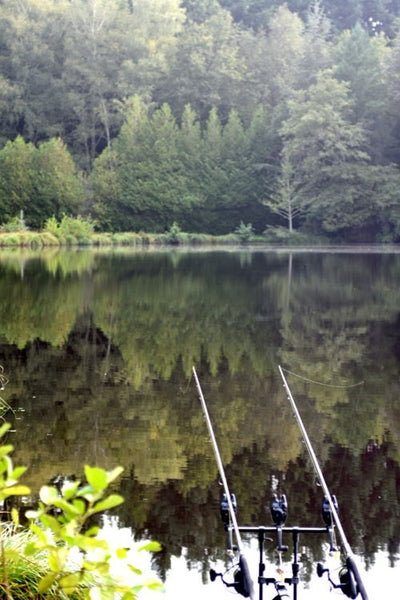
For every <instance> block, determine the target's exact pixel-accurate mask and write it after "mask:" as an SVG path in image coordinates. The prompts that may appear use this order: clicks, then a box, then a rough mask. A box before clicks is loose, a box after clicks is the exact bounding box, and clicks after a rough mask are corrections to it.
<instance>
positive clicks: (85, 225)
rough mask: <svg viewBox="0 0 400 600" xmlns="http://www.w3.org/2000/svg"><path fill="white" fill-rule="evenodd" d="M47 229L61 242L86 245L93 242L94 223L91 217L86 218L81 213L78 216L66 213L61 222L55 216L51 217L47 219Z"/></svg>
mask: <svg viewBox="0 0 400 600" xmlns="http://www.w3.org/2000/svg"><path fill="white" fill-rule="evenodd" d="M45 231H46V232H48V233H51V234H53V235H55V236H56V237H57V238H58V239H59V240H60V242H61V243H66V244H69V245H72V244H76V243H79V244H83V245H84V244H88V243H89V244H90V243H91V238H92V235H93V233H94V223H93V221H92V220H91V219H84V218H83V217H81V216H80V215H78V216H77V217H70V216H68V215H64V216H63V218H62V219H61V222H60V223H58V221H57V219H56V218H55V217H50V219H48V220H47V221H46V225H45Z"/></svg>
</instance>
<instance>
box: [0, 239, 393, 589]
mask: <svg viewBox="0 0 400 600" xmlns="http://www.w3.org/2000/svg"><path fill="white" fill-rule="evenodd" d="M0 286H1V298H0V336H1V337H0V342H1V345H0V353H1V354H0V364H1V365H2V366H3V368H4V373H5V375H6V377H7V378H8V380H9V382H8V384H7V386H6V388H5V390H4V391H3V392H2V397H3V399H4V400H5V401H6V402H7V403H8V404H9V405H10V406H11V407H12V410H13V412H8V413H7V415H6V418H7V419H8V420H10V421H12V423H13V432H12V433H10V434H9V437H10V439H11V441H12V443H13V444H14V445H15V452H14V460H15V462H16V463H17V464H25V465H27V466H28V467H29V470H28V473H27V475H26V476H24V482H26V483H27V484H28V485H30V486H31V488H32V491H33V492H34V493H36V492H37V491H38V489H39V488H40V486H41V485H43V484H45V483H47V482H49V481H50V480H52V479H53V478H54V477H70V476H80V475H81V473H82V467H83V465H84V464H85V463H88V464H91V465H95V464H96V465H99V466H102V467H106V468H111V467H114V466H116V465H122V466H123V467H124V469H125V470H124V474H123V476H122V478H121V479H120V481H119V492H120V493H121V494H122V495H123V496H124V497H125V499H126V501H125V504H124V505H123V507H122V509H120V510H119V512H118V514H116V513H114V516H113V517H112V518H110V519H109V520H108V521H107V526H108V527H111V530H112V531H113V535H117V530H121V532H122V533H123V534H124V535H126V534H128V535H131V534H132V535H134V537H135V539H147V538H152V539H157V540H159V541H160V542H161V543H162V544H163V548H164V550H163V551H162V552H161V553H160V554H158V555H156V556H155V558H154V560H153V564H152V568H153V569H154V570H155V571H156V572H157V573H158V575H159V576H160V577H161V578H162V579H163V580H165V582H166V596H164V597H165V598H167V599H168V600H172V598H174V599H175V598H176V597H179V596H182V595H183V593H184V594H185V595H186V594H187V593H189V594H190V595H191V596H193V597H196V598H202V597H204V596H205V594H207V597H208V598H209V599H211V598H226V597H229V596H228V594H229V591H227V590H225V589H224V588H222V585H221V583H220V582H219V581H217V582H215V583H214V584H209V582H208V570H209V568H210V567H214V566H217V567H221V568H222V567H223V566H224V564H225V563H226V551H225V549H226V540H225V533H224V530H223V526H222V524H221V522H220V518H219V498H220V493H221V486H220V485H219V481H218V474H217V468H216V465H215V460H214V456H213V452H212V448H211V446H210V442H209V437H208V432H207V429H206V424H205V421H204V418H203V414H202V411H201V406H200V402H199V399H198V394H197V391H196V388H195V385H194V382H193V379H192V377H191V369H192V366H193V365H195V366H196V368H197V372H198V374H199V377H200V380H201V383H202V386H203V391H204V394H205V397H206V399H207V402H208V405H209V411H210V414H211V417H212V420H213V423H214V427H215V431H216V436H217V439H218V443H219V447H220V451H221V454H222V458H223V461H224V463H225V465H226V471H227V477H228V481H229V484H230V487H231V490H232V491H234V492H235V494H236V497H237V501H238V519H239V522H240V524H243V525H250V524H251V525H271V517H270V514H269V505H270V499H271V495H272V493H273V492H274V491H277V492H278V493H279V494H280V493H285V494H286V496H287V499H288V504H289V516H288V520H287V525H300V526H306V525H317V526H322V519H321V502H322V493H321V489H320V488H319V487H318V486H317V484H316V479H315V476H314V474H313V470H312V467H311V465H310V463H309V460H308V458H307V455H306V452H305V449H304V446H303V444H302V441H301V438H300V434H299V429H298V426H297V425H296V422H295V421H294V419H293V417H292V413H291V410H290V407H289V405H288V401H287V398H286V395H285V393H284V390H283V387H282V383H281V380H280V377H279V373H278V365H279V364H281V365H282V366H283V367H284V368H285V369H287V371H288V372H287V377H288V381H289V384H290V386H291V389H292V392H293V395H294V397H295V399H296V401H297V403H298V406H299V410H300V412H301V413H302V415H303V419H304V421H305V424H306V427H307V428H308V433H309V436H310V438H311V440H312V442H313V444H314V447H315V450H316V452H317V455H318V457H319V459H320V462H321V466H322V468H323V471H324V473H325V476H326V479H327V481H328V484H329V486H330V487H331V491H332V493H335V494H336V496H337V498H338V501H339V509H340V514H341V517H342V520H343V525H344V529H345V531H346V533H347V536H348V538H349V541H350V543H351V545H352V547H353V549H354V551H355V552H356V553H357V554H358V555H359V556H360V557H361V562H362V564H363V565H364V566H365V568H366V570H367V579H368V581H369V583H370V585H371V589H372V590H376V594H378V593H379V590H381V587H382V586H384V587H385V589H386V590H387V589H390V586H391V583H390V582H393V589H395V586H397V585H398V584H397V576H398V568H397V567H398V562H397V560H398V556H399V544H400V518H399V516H400V515H399V513H400V508H399V506H400V505H399V497H400V469H399V459H400V403H399V394H400V384H399V370H400V254H398V253H396V252H395V251H390V249H389V250H387V251H385V252H382V251H380V250H379V249H377V250H373V251H369V252H367V251H354V250H353V251H346V250H345V249H344V250H342V251H340V252H333V251H330V252H322V251H320V252H318V251H313V252H305V251H304V252H302V251H296V252H293V253H289V252H287V251H284V250H282V251H279V252H278V251H261V250H256V251H251V250H242V251H226V250H220V251H190V252H188V251H181V250H171V251H144V252H133V251H111V250H107V251H99V252H96V251H75V252H74V251H69V252H68V251H64V252H59V251H49V252H47V251H46V252H42V253H27V252H20V251H15V252H2V253H1V254H0ZM289 541H290V539H288V540H287V542H289ZM246 544H247V545H248V547H249V552H250V555H251V557H252V559H253V558H254V563H255V564H254V569H255V571H257V560H258V556H257V552H256V550H257V543H256V540H254V539H250V538H249V539H247V538H246ZM275 546H276V543H275V541H274V542H272V543H269V544H267V549H266V561H267V563H268V565H267V570H268V573H269V575H268V576H271V575H273V574H274V573H275V570H276V565H277V557H276V553H275V551H274V548H275ZM328 554H329V553H328V548H327V539H326V536H324V535H322V536H318V535H314V536H304V537H302V538H301V559H302V563H301V571H300V573H301V579H302V584H301V588H304V591H301V590H300V591H299V598H303V597H304V598H312V599H314V598H321V599H322V598H324V597H328V595H329V584H328V583H327V581H326V580H325V579H323V580H316V577H315V563H316V562H317V561H318V560H324V559H327V560H328V561H329V560H331V559H330V558H329V556H328ZM284 560H285V570H287V576H290V574H291V571H290V561H291V552H290V551H289V552H288V553H287V555H285V556H284ZM336 566H337V565H336V564H335V567H336ZM332 577H333V578H334V579H337V572H332ZM395 577H396V579H395ZM269 587H271V586H269ZM336 593H338V594H339V595H340V597H343V596H342V594H341V593H340V592H336ZM153 595H154V594H153ZM153 595H152V596H153ZM274 595H275V594H274V593H273V590H272V589H271V590H269V589H266V590H265V598H269V597H271V598H272V597H273V596H274ZM370 596H373V594H372V592H370Z"/></svg>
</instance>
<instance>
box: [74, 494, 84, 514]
mask: <svg viewBox="0 0 400 600" xmlns="http://www.w3.org/2000/svg"><path fill="white" fill-rule="evenodd" d="M72 504H73V505H74V506H75V508H76V510H77V511H78V512H79V514H80V515H83V514H85V510H86V503H85V502H84V501H83V500H81V499H80V498H74V499H73V500H72Z"/></svg>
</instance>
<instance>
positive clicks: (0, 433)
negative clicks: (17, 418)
mask: <svg viewBox="0 0 400 600" xmlns="http://www.w3.org/2000/svg"><path fill="white" fill-rule="evenodd" d="M10 427H11V423H3V425H2V426H1V427H0V438H2V437H3V435H4V434H5V433H7V431H8V430H9V429H10Z"/></svg>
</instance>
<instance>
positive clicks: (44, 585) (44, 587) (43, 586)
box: [38, 573, 57, 594]
mask: <svg viewBox="0 0 400 600" xmlns="http://www.w3.org/2000/svg"><path fill="white" fill-rule="evenodd" d="M56 578H57V573H47V575H45V576H44V577H43V579H41V580H40V582H39V585H38V592H39V594H43V593H45V592H47V591H48V590H49V589H50V588H51V586H52V585H53V583H54V582H55V580H56Z"/></svg>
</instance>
